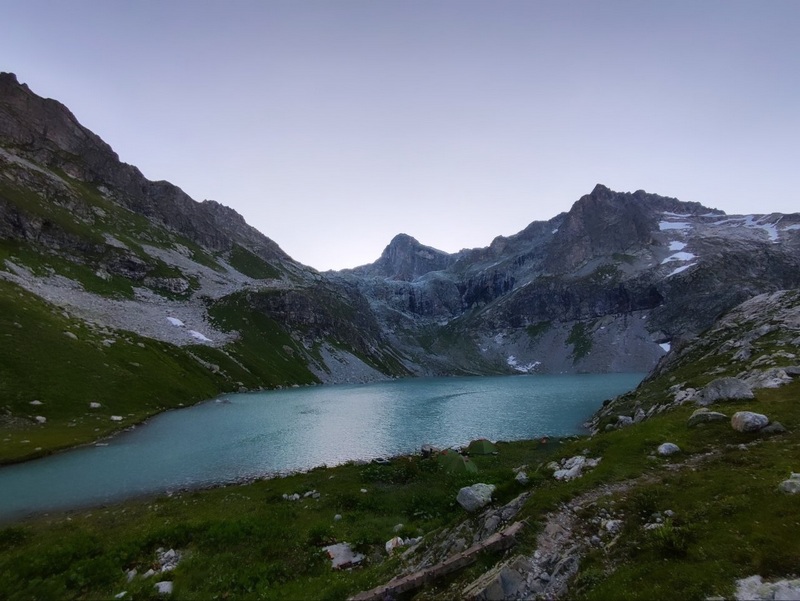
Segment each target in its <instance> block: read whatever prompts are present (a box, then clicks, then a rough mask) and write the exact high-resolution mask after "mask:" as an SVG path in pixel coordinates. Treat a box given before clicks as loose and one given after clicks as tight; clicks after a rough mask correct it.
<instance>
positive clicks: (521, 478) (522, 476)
mask: <svg viewBox="0 0 800 601" xmlns="http://www.w3.org/2000/svg"><path fill="white" fill-rule="evenodd" d="M514 480H516V481H517V482H519V483H520V484H522V485H523V486H525V485H526V484H527V483H528V474H526V473H525V472H517V475H516V476H514Z"/></svg>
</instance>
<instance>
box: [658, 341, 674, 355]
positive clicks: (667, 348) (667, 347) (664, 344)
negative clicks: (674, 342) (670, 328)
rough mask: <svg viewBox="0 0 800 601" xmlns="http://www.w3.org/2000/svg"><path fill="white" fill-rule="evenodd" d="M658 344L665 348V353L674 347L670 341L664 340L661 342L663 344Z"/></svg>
mask: <svg viewBox="0 0 800 601" xmlns="http://www.w3.org/2000/svg"><path fill="white" fill-rule="evenodd" d="M658 346H660V347H661V348H662V349H663V350H664V352H665V353H668V352H669V349H671V348H672V346H671V345H670V343H669V342H662V343H661V344H659V345H658Z"/></svg>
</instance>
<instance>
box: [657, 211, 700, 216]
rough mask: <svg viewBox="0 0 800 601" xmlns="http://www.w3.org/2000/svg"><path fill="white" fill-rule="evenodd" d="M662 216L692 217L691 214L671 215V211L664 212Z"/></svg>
mask: <svg viewBox="0 0 800 601" xmlns="http://www.w3.org/2000/svg"><path fill="white" fill-rule="evenodd" d="M661 214H662V215H667V216H669V217H691V216H692V214H691V213H671V212H669V211H663V212H662V213H661Z"/></svg>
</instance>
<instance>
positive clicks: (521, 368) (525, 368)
mask: <svg viewBox="0 0 800 601" xmlns="http://www.w3.org/2000/svg"><path fill="white" fill-rule="evenodd" d="M506 363H508V365H509V367H513V368H514V369H515V370H517V371H518V372H521V373H524V374H528V373H530V372H532V371H534V370H535V369H536V368H537V367H539V366H540V365H541V364H542V362H541V361H532V362H531V363H528V364H527V365H520V364H519V361H517V358H516V357H515V356H514V355H509V356H508V359H506Z"/></svg>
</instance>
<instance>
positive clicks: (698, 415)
mask: <svg viewBox="0 0 800 601" xmlns="http://www.w3.org/2000/svg"><path fill="white" fill-rule="evenodd" d="M727 419H728V416H727V415H725V414H724V413H720V412H718V411H711V410H709V409H705V408H702V409H698V410H697V411H695V412H694V413H692V415H690V416H689V420H688V421H687V422H686V425H687V426H689V427H690V428H692V427H694V426H697V425H700V424H708V423H711V422H724V421H727Z"/></svg>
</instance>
